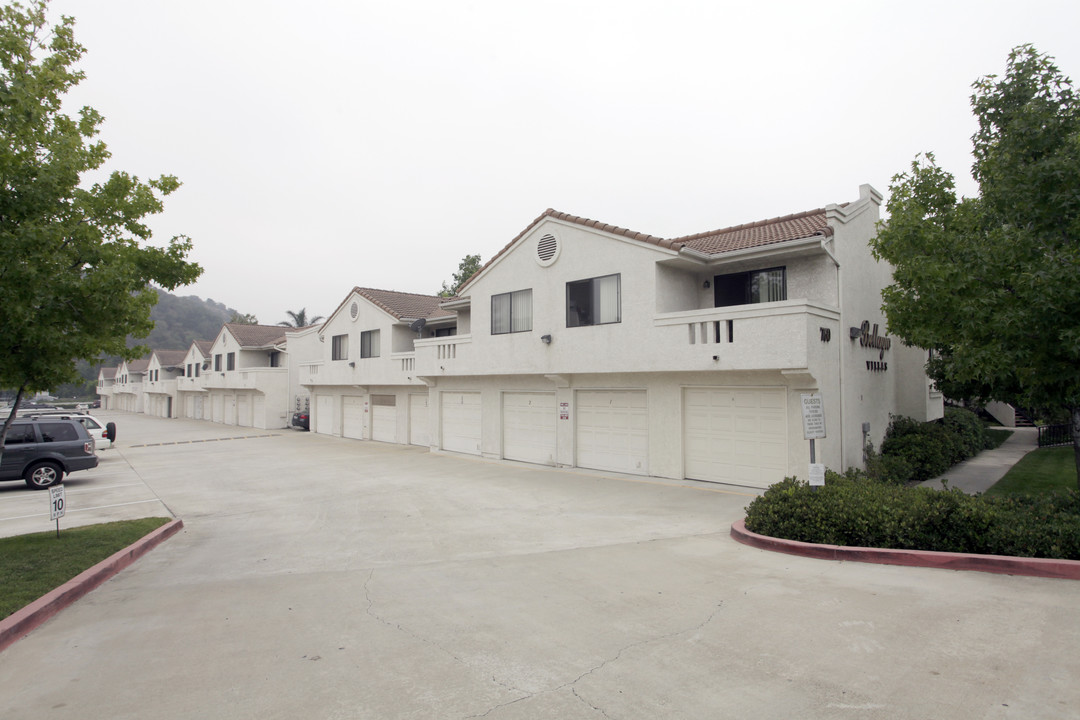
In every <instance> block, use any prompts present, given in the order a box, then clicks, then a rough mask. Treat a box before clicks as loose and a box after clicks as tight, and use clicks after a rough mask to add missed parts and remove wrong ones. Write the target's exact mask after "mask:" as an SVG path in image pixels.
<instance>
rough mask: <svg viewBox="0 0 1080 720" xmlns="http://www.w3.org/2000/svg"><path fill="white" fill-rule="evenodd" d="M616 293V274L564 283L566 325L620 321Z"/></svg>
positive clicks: (620, 302) (620, 303) (618, 298)
mask: <svg viewBox="0 0 1080 720" xmlns="http://www.w3.org/2000/svg"><path fill="white" fill-rule="evenodd" d="M620 293H621V288H620V276H619V275H605V276H603V277H596V278H589V279H588V280H578V281H576V282H568V283H566V327H568V328H571V327H582V326H584V325H607V324H608V323H617V322H621V321H622V307H621V306H622V300H621V295H620Z"/></svg>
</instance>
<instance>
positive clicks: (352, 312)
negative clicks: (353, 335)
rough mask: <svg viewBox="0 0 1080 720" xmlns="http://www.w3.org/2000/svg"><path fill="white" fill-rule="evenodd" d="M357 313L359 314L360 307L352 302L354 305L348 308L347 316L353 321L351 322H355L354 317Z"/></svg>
mask: <svg viewBox="0 0 1080 720" xmlns="http://www.w3.org/2000/svg"><path fill="white" fill-rule="evenodd" d="M359 312H360V306H359V305H357V304H356V303H355V302H354V303H353V304H352V306H351V307H350V308H349V316H350V317H352V319H353V320H355V319H356V315H357V313H359Z"/></svg>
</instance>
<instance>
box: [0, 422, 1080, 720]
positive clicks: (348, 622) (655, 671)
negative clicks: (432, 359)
mask: <svg viewBox="0 0 1080 720" xmlns="http://www.w3.org/2000/svg"><path fill="white" fill-rule="evenodd" d="M116 417H118V418H119V420H118V421H119V422H120V423H121V433H122V434H121V439H120V447H119V448H117V449H116V450H115V452H116V453H117V455H116V456H115V458H113V459H112V460H110V463H111V465H110V466H105V464H104V463H103V467H102V468H99V469H98V470H95V471H91V472H88V473H84V474H83V475H84V476H85V478H83V479H81V480H80V485H79V487H80V489H85V490H86V492H87V493H88V494H87V495H85V497H87V498H89V497H90V495H89V493H90V492H92V489H91V488H92V486H93V485H94V484H95V483H101V484H108V483H112V484H118V481H117V479H118V478H127V480H129V481H130V482H131V484H130V486H129V487H128V488H127V490H126V492H129V493H130V494H131V498H134V500H146V499H151V500H152V501H151V502H145V503H141V505H143V506H145V507H143V508H142V509H144V510H147V512H145V513H144V514H165V511H164V508H166V507H167V508H168V509H171V511H172V512H174V513H175V514H176V515H177V516H179V517H181V518H183V520H184V524H185V528H184V530H183V531H182V533H181V534H179V535H177V536H176V537H174V538H172V539H171V540H169V541H167V542H166V543H165V544H164V545H162V546H161V547H159V548H157V549H155V550H154V551H153V552H151V553H150V554H149V555H147V556H146V557H144V558H142V559H140V560H139V561H138V562H137V563H136V564H135V565H133V566H132V567H131V568H128V569H127V570H125V571H123V572H122V573H120V574H119V575H118V576H117V577H115V578H113V579H112V580H110V581H108V582H107V583H106V584H105V585H103V586H102V587H101V588H99V589H97V590H95V591H94V592H92V593H91V594H90V595H88V596H87V597H85V598H84V599H82V600H80V601H79V602H77V603H76V604H75V605H73V606H72V607H70V608H68V609H67V610H65V611H64V612H63V613H62V614H61V615H59V616H58V617H56V618H54V619H53V620H51V621H49V622H48V623H47V624H46V625H44V626H42V627H40V628H38V629H37V630H35V631H34V632H33V633H32V634H31V635H30V636H28V637H26V638H24V639H23V640H21V641H19V642H18V643H16V644H15V645H14V646H12V647H10V648H9V649H8V650H6V651H5V652H4V653H3V654H2V655H0V717H2V718H4V719H5V720H18V719H22V718H28V719H29V718H33V719H34V720H40V719H41V718H73V719H75V718H77V719H79V720H91V719H94V718H110V719H113V718H140V719H148V718H259V719H260V720H261V719H265V718H313V719H324V718H477V717H485V718H492V719H497V720H509V719H512V718H513V719H517V718H693V719H700V718H726V717H743V718H755V719H757V718H785V719H788V718H860V719H861V718H890V719H891V718H912V719H916V718H918V719H919V720H923V719H925V718H1032V717H1038V718H1076V717H1080V684H1078V683H1077V682H1076V678H1077V677H1080V657H1078V655H1077V653H1076V651H1075V649H1076V647H1077V646H1078V641H1080V623H1078V622H1077V621H1076V608H1077V607H1078V606H1080V583H1077V582H1072V581H1063V580H1046V579H1035V578H1021V577H1009V576H998V575H988V574H981V573H963V572H952V571H942V570H930V569H920V568H904V567H893V566H872V565H862V564H857V563H837V562H827V561H818V560H811V559H806V558H799V557H792V556H785V555H777V554H772V553H768V552H764V551H760V550H754V549H751V548H748V547H745V546H742V545H739V544H737V543H735V542H734V541H732V540H731V539H730V538H729V536H728V529H729V526H730V524H731V522H732V521H734V520H736V519H738V518H739V517H741V516H742V509H743V507H744V506H745V505H746V504H747V503H748V502H749V501H750V499H751V497H750V496H747V495H744V494H740V493H738V492H731V491H728V490H726V489H725V488H722V487H719V486H710V485H706V484H695V483H677V482H672V483H666V482H662V481H655V480H650V479H647V478H632V477H617V476H611V475H604V474H599V473H597V474H590V473H584V472H577V471H573V472H567V471H556V470H551V469H546V468H539V467H534V466H526V465H519V464H512V463H503V462H492V461H485V460H480V459H472V458H466V457H458V456H451V455H439V454H434V455H433V454H430V453H428V452H426V451H425V450H422V449H419V448H410V447H402V446H394V445H384V444H380V443H373V442H358V441H351V440H342V439H338V438H329V437H324V436H318V435H313V434H307V433H298V432H291V431H284V430H283V431H274V432H272V433H267V432H265V431H257V430H245V429H237V428H227V427H223V426H220V425H214V424H211V423H197V422H189V421H183V420H161V419H155V418H147V417H143V416H132V415H118V416H116ZM213 438H232V439H224V440H220V439H213ZM192 440H201V442H191V441H192ZM106 452H113V451H106ZM103 455H104V453H103ZM106 457H107V456H106ZM76 479H79V476H78V475H76V476H74V477H73V480H72V489H74V484H75V480H76ZM26 494H27V493H25V492H22V491H19V492H15V491H9V492H6V493H4V492H0V510H2V509H3V508H4V506H5V505H7V504H8V503H9V502H10V501H12V500H16V501H18V502H22V500H21V498H22V497H23V496H24V495H26ZM72 494H73V493H72V491H71V489H69V506H70V505H71V504H72V503H71V502H70V498H71V497H72ZM35 497H36V496H35ZM88 501H89V500H88ZM42 504H43V505H44V504H45V501H42ZM104 504H105V503H102V505H104ZM119 507H126V508H131V507H135V505H128V506H119V505H118V508H117V509H119ZM151 510H153V512H150V511H151ZM44 511H47V508H44ZM94 512H95V513H97V514H99V515H102V516H105V515H107V514H108V513H109V512H110V509H108V508H104V507H102V508H100V509H99V510H96V511H94ZM124 512H130V510H124ZM90 514H91V513H90V511H86V512H85V514H84V517H89V515H90ZM4 517H6V515H5V514H4V513H3V512H0V530H3V529H4V528H5V527H10V526H11V524H10V523H13V522H14V521H10V523H6V522H5V521H4V520H3V518H4ZM20 522H21V521H20ZM62 522H63V521H62ZM42 523H43V526H41V527H38V528H37V529H40V530H47V529H49V527H51V526H50V525H49V523H48V520H47V515H46V517H45V520H44V521H42ZM62 527H63V525H62Z"/></svg>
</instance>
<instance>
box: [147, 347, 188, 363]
mask: <svg viewBox="0 0 1080 720" xmlns="http://www.w3.org/2000/svg"><path fill="white" fill-rule="evenodd" d="M154 355H157V359H158V363H159V364H160V365H161V367H176V366H178V365H180V364H182V363H183V362H184V358H185V357H186V356H187V350H155V351H154Z"/></svg>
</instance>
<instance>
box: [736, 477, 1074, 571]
mask: <svg viewBox="0 0 1080 720" xmlns="http://www.w3.org/2000/svg"><path fill="white" fill-rule="evenodd" d="M746 528H747V529H748V530H750V531H752V532H755V533H758V534H760V535H768V536H771V537H777V538H784V539H787V540H799V541H802V542H810V543H824V544H829V545H849V546H855V547H875V548H889V549H908V550H937V551H945V552H960V553H979V554H988V555H1012V556H1017V557H1039V558H1056V559H1062V560H1080V493H1078V492H1077V491H1076V490H1070V491H1069V492H1067V493H1059V494H1050V495H1042V496H1033V497H1008V498H999V497H986V496H984V495H967V494H965V493H963V492H961V491H959V490H957V489H955V488H954V489H945V490H935V489H933V488H924V487H901V486H898V485H892V484H886V483H881V482H877V481H875V480H873V479H870V478H868V477H866V475H865V474H864V473H862V472H861V471H848V473H846V474H844V475H839V474H837V473H834V472H831V471H830V472H828V473H827V474H826V479H825V486H824V487H821V488H819V489H818V490H816V491H814V490H812V489H811V488H810V487H809V486H808V485H807V484H806V483H805V482H802V481H799V480H796V479H795V478H787V479H785V480H784V481H782V482H780V483H777V484H776V485H773V486H772V487H770V488H769V489H768V490H766V491H765V493H764V494H763V495H761V497H758V498H756V499H755V500H754V501H753V502H751V503H750V505H749V506H748V507H747V508H746Z"/></svg>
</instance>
